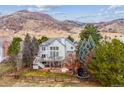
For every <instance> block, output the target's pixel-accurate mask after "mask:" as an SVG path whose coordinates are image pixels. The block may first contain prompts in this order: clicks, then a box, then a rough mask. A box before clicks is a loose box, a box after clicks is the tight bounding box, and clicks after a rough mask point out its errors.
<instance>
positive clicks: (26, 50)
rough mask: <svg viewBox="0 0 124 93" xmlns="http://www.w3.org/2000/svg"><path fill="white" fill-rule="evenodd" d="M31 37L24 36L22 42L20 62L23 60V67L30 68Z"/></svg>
mask: <svg viewBox="0 0 124 93" xmlns="http://www.w3.org/2000/svg"><path fill="white" fill-rule="evenodd" d="M31 57H32V56H31V37H30V36H29V34H27V35H26V37H25V39H24V42H23V52H22V60H23V67H30V66H31V64H30V63H31Z"/></svg>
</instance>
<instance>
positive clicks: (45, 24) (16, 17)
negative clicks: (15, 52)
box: [0, 10, 81, 33]
mask: <svg viewBox="0 0 124 93" xmlns="http://www.w3.org/2000/svg"><path fill="white" fill-rule="evenodd" d="M80 26H81V25H80V24H77V23H76V22H75V23H74V22H73V23H72V22H71V21H63V22H62V21H58V20H56V19H54V18H52V17H51V16H49V15H47V14H43V13H39V12H29V11H27V10H22V11H18V12H16V13H13V14H11V15H7V16H2V17H0V29H4V30H12V31H15V33H16V32H18V31H20V30H32V31H41V30H63V31H70V30H72V29H73V28H75V27H80Z"/></svg>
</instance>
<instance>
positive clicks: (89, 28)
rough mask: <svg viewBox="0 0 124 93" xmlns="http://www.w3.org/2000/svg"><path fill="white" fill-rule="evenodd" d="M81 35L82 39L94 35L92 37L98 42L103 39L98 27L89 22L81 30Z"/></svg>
mask: <svg viewBox="0 0 124 93" xmlns="http://www.w3.org/2000/svg"><path fill="white" fill-rule="evenodd" d="M79 36H80V40H84V39H88V38H89V36H92V38H93V40H94V41H95V43H96V44H98V43H99V40H100V39H101V36H100V34H99V32H98V30H97V28H96V27H95V26H94V25H92V24H87V25H86V26H85V28H84V30H82V31H81V33H80V34H79Z"/></svg>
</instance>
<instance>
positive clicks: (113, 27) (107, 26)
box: [96, 19, 124, 33]
mask: <svg viewBox="0 0 124 93" xmlns="http://www.w3.org/2000/svg"><path fill="white" fill-rule="evenodd" d="M96 25H97V26H98V29H99V31H101V32H112V33H124V19H116V20H112V21H109V22H101V23H98V24H96Z"/></svg>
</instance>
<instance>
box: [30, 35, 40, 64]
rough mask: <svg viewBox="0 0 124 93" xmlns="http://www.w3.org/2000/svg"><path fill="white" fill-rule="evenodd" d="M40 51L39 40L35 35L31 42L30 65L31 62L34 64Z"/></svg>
mask: <svg viewBox="0 0 124 93" xmlns="http://www.w3.org/2000/svg"><path fill="white" fill-rule="evenodd" d="M38 51H39V43H38V40H37V39H36V38H35V37H33V39H32V42H31V63H30V66H31V64H33V61H34V59H35V56H36V55H37V54H38Z"/></svg>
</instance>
